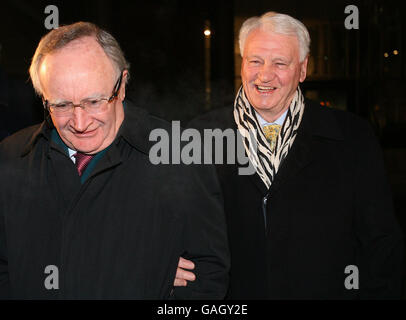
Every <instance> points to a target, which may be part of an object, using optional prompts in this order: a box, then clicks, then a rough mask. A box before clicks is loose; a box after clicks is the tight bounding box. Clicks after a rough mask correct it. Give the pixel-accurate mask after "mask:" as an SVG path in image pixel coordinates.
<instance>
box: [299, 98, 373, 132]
mask: <svg viewBox="0 0 406 320" xmlns="http://www.w3.org/2000/svg"><path fill="white" fill-rule="evenodd" d="M305 108H306V109H307V116H308V117H310V118H311V122H312V124H313V125H315V126H317V127H318V128H321V130H322V131H323V132H329V133H332V132H334V133H335V134H336V135H337V136H341V138H343V139H344V140H349V139H350V140H354V139H357V138H366V137H369V138H371V134H372V135H373V133H372V128H371V126H370V124H369V122H368V121H367V120H366V119H364V118H362V117H360V116H358V115H356V114H355V113H352V112H350V111H344V110H339V109H335V108H329V107H325V106H321V105H319V104H318V103H316V102H314V101H311V100H306V107H305ZM306 109H305V114H306Z"/></svg>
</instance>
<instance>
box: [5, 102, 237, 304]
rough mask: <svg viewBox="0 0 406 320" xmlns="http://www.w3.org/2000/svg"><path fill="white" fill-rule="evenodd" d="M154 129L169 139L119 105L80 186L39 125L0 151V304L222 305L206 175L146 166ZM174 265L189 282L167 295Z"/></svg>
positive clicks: (216, 228)
mask: <svg viewBox="0 0 406 320" xmlns="http://www.w3.org/2000/svg"><path fill="white" fill-rule="evenodd" d="M154 129H160V130H162V129H163V130H165V131H166V132H168V136H169V137H171V126H170V125H169V124H168V123H166V122H164V121H162V120H159V119H157V118H155V117H152V116H149V115H148V114H147V113H146V112H144V111H143V110H141V109H138V108H136V107H134V106H133V105H132V104H131V103H129V102H127V103H126V109H125V119H124V122H123V124H122V126H121V128H120V130H119V132H118V135H117V137H116V139H115V141H114V142H113V143H112V145H111V146H110V147H109V148H108V150H107V152H106V153H105V155H104V156H103V157H102V158H101V159H100V160H99V162H98V163H97V164H96V166H95V168H94V170H93V171H92V173H91V175H90V177H89V178H88V179H87V180H86V181H85V182H84V183H83V184H81V182H80V178H79V176H78V174H77V172H76V168H75V165H74V164H73V162H72V161H71V160H70V159H69V157H68V155H67V154H66V153H65V152H64V151H63V150H62V149H61V148H60V146H59V145H57V144H56V143H54V141H52V140H51V139H50V128H49V127H48V126H47V124H46V123H45V122H44V123H43V124H42V125H37V126H33V127H30V128H27V129H24V130H22V131H20V132H18V133H16V134H14V135H13V136H11V137H8V138H6V139H5V140H4V141H3V142H2V143H1V144H0V294H1V295H2V297H5V298H7V297H11V298H19V299H47V298H50V299H58V298H63V299H83V298H84V299H88V298H89V299H166V298H193V299H199V298H205V299H218V298H223V297H224V295H225V292H226V288H227V282H228V267H229V253H228V247H227V233H226V229H225V217H224V211H223V205H222V202H221V201H222V200H221V191H220V187H219V184H218V180H217V178H216V174H215V169H214V168H213V167H211V168H210V167H209V166H186V165H181V164H179V165H154V164H152V163H151V161H150V159H149V151H150V150H151V147H152V146H153V145H154V144H155V142H152V141H150V138H149V135H150V133H151V132H152V130H154ZM180 256H184V257H186V258H188V259H191V260H193V261H194V262H195V264H196V270H195V272H196V275H197V277H198V280H197V281H195V282H193V283H191V284H189V286H188V287H187V288H175V289H173V288H172V284H173V280H174V277H175V272H176V267H177V264H178V259H179V257H180ZM48 266H50V267H49V269H47V267H48ZM53 266H55V267H57V271H58V281H56V280H55V279H54V278H53V276H55V270H56V269H55V267H53ZM50 276H52V277H50ZM49 277H50V278H49ZM51 280H52V281H51ZM47 281H48V282H47ZM50 282H51V284H53V286H52V285H50ZM56 282H57V283H56ZM55 287H57V288H55ZM49 288H51V289H49Z"/></svg>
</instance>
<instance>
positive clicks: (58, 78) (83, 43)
mask: <svg viewBox="0 0 406 320" xmlns="http://www.w3.org/2000/svg"><path fill="white" fill-rule="evenodd" d="M39 75H40V81H41V87H42V89H43V93H44V95H46V96H47V98H48V99H55V100H58V99H62V100H63V99H65V100H69V101H71V100H81V99H83V98H87V97H95V96H101V95H106V94H110V92H111V91H112V89H113V85H114V83H115V81H116V80H117V79H116V77H117V72H116V70H115V68H114V66H113V64H112V62H111V60H110V59H109V58H108V56H107V55H106V54H105V52H104V51H103V49H102V48H101V47H100V45H99V44H98V43H97V41H95V40H93V39H91V38H90V39H83V40H82V39H81V40H78V41H76V40H75V41H72V43H69V44H68V45H67V46H65V47H63V48H61V49H59V50H57V51H55V52H52V53H51V54H49V55H47V56H45V57H44V59H43V61H42V63H41V66H40V70H39Z"/></svg>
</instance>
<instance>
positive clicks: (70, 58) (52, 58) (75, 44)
mask: <svg viewBox="0 0 406 320" xmlns="http://www.w3.org/2000/svg"><path fill="white" fill-rule="evenodd" d="M70 69H72V70H76V71H77V70H81V69H83V70H88V69H90V70H97V69H105V70H110V71H112V70H113V69H114V68H113V66H112V62H111V60H110V59H109V58H108V56H107V55H106V53H105V52H104V50H103V48H102V47H101V46H100V45H99V44H98V42H97V41H96V39H94V38H93V37H83V38H80V39H77V40H74V41H71V42H70V43H68V44H67V45H66V46H64V47H63V48H61V49H58V50H56V51H54V52H52V53H50V54H48V55H46V56H45V57H44V59H43V61H42V63H41V69H40V73H42V74H47V73H49V72H52V73H59V72H65V70H70Z"/></svg>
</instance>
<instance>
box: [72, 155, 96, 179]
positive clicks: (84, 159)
mask: <svg viewBox="0 0 406 320" xmlns="http://www.w3.org/2000/svg"><path fill="white" fill-rule="evenodd" d="M73 156H74V157H75V158H76V162H75V164H76V168H77V169H78V173H79V177H81V176H82V173H83V172H84V171H85V170H86V167H87V165H88V164H89V163H90V161H91V160H92V158H93V156H92V155H88V154H84V153H81V152H77V153H75V154H74V155H73Z"/></svg>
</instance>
